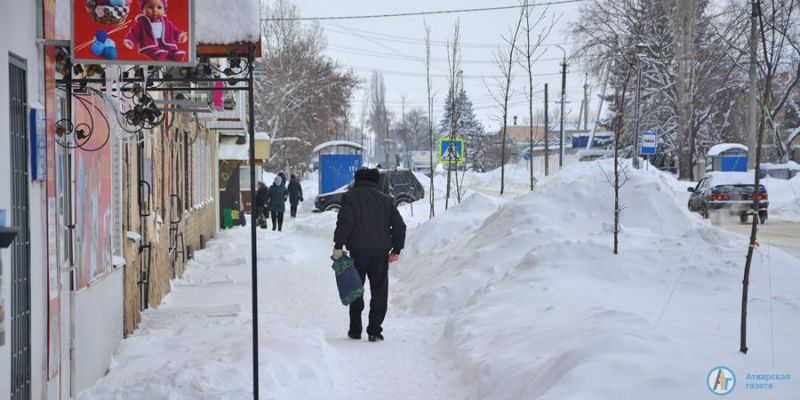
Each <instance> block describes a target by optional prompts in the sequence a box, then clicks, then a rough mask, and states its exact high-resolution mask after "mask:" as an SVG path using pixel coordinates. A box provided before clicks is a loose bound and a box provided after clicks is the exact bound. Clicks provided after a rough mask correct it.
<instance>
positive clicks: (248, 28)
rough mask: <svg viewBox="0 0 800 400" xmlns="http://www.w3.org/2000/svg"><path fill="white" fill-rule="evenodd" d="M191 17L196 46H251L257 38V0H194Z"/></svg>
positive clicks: (258, 18) (259, 10)
mask: <svg viewBox="0 0 800 400" xmlns="http://www.w3.org/2000/svg"><path fill="white" fill-rule="evenodd" d="M195 16H196V22H195V39H196V40H197V43H202V44H232V43H237V42H250V43H252V42H257V41H258V39H259V36H260V35H261V7H260V2H259V1H258V0H197V2H196V5H195Z"/></svg>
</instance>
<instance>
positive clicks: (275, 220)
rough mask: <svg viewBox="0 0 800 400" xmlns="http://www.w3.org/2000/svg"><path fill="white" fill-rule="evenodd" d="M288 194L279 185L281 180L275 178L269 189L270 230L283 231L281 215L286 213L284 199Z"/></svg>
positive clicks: (277, 177) (284, 188) (281, 185)
mask: <svg viewBox="0 0 800 400" xmlns="http://www.w3.org/2000/svg"><path fill="white" fill-rule="evenodd" d="M288 195H289V192H288V191H287V190H286V186H284V185H283V184H281V178H280V177H279V176H276V177H275V181H274V182H273V183H272V186H270V187H269V195H268V198H269V212H270V214H272V230H273V231H274V230H275V229H277V230H278V231H279V232H280V231H282V230H283V213H285V212H286V197H287V196H288Z"/></svg>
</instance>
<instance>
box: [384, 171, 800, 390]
mask: <svg viewBox="0 0 800 400" xmlns="http://www.w3.org/2000/svg"><path fill="white" fill-rule="evenodd" d="M598 165H599V166H600V167H602V169H603V170H605V171H610V170H612V169H613V164H612V163H611V162H605V161H604V162H600V163H582V164H579V165H575V166H571V167H567V168H565V169H564V170H562V171H561V172H559V173H558V174H556V175H555V176H552V177H551V178H549V179H546V180H543V181H541V182H540V184H539V188H538V190H537V191H536V192H535V193H532V194H527V195H523V196H519V197H518V198H516V199H510V200H508V201H506V202H504V203H503V204H500V205H499V208H498V207H497V206H498V204H497V203H496V202H495V201H491V200H488V199H486V198H482V197H478V196H477V195H476V196H473V197H470V198H469V199H467V200H466V201H464V202H463V203H462V204H460V205H459V206H457V207H455V208H453V209H452V210H451V213H452V214H454V215H453V216H450V215H448V214H450V213H448V214H444V215H442V216H440V217H437V218H436V219H434V220H432V221H430V222H429V223H426V224H423V225H421V226H420V227H419V228H418V229H416V230H414V231H413V232H411V233H410V234H409V237H410V241H409V245H408V249H407V250H406V252H404V255H405V257H404V259H403V261H401V263H400V264H399V265H398V266H397V267H396V269H397V271H395V273H396V275H397V278H398V283H396V284H395V288H396V293H395V294H394V305H395V307H396V308H397V307H399V308H401V309H404V310H405V311H407V312H415V313H421V314H425V315H444V316H450V317H449V318H448V322H447V325H446V329H445V332H444V337H443V341H444V343H446V345H447V346H448V348H449V353H450V355H451V357H452V358H453V360H454V363H455V365H457V366H459V368H460V370H461V373H462V379H463V380H464V382H467V383H469V384H470V387H471V389H473V390H474V392H475V394H476V397H477V398H492V399H521V398H524V399H635V398H648V399H676V398H702V397H704V396H707V395H709V393H708V389H707V388H706V387H705V379H706V376H707V374H708V372H709V371H710V370H711V369H712V368H713V367H715V366H718V365H725V366H728V367H730V368H732V369H733V370H734V371H735V372H737V373H738V374H739V375H740V379H741V380H744V376H746V373H748V372H749V373H764V372H772V373H797V372H798V371H800V320H798V319H797V318H796V313H797V311H798V310H800V296H798V292H797V287H798V286H800V268H798V266H800V263H798V261H797V259H795V258H793V257H791V256H789V255H787V254H785V253H784V252H782V251H779V250H777V249H775V248H769V249H768V250H765V252H766V251H768V252H769V253H767V254H763V255H761V256H760V257H761V258H760V259H757V260H756V263H755V266H754V268H753V271H752V276H751V287H750V290H751V291H750V299H751V300H750V306H749V307H750V308H749V312H750V320H749V321H750V327H751V328H750V331H749V336H748V338H749V339H748V344H749V346H750V352H749V353H748V355H747V356H746V357H744V356H742V355H741V354H739V353H738V352H737V350H738V327H739V325H738V324H739V312H740V304H741V279H742V267H743V255H744V254H745V252H746V248H747V243H746V239H745V238H744V237H742V236H739V235H736V234H731V233H727V232H724V231H721V230H718V229H716V228H712V227H709V226H708V225H707V224H705V223H704V222H702V221H701V219H700V218H699V217H698V216H696V215H693V214H691V213H689V212H688V211H687V210H686V205H685V204H684V202H683V201H680V200H678V199H677V198H676V197H675V196H674V194H673V190H672V183H671V182H670V180H672V179H673V178H672V177H669V176H667V175H665V174H662V173H660V172H658V171H649V172H648V171H640V170H632V171H629V172H628V176H629V181H628V183H627V184H626V185H625V187H624V188H623V190H622V193H621V199H622V202H623V205H624V206H625V207H626V209H625V211H624V212H623V214H622V229H623V231H622V233H621V234H620V252H621V253H620V255H616V256H615V255H613V252H612V249H613V234H612V231H613V209H614V206H613V201H614V198H613V191H612V189H611V187H610V186H609V184H608V183H607V181H606V176H605V175H604V173H603V172H602V171H601V169H600V168H598ZM495 210H496V211H495ZM457 213H460V214H462V215H456V214H457ZM487 215H488V217H486V216H487ZM480 221H484V222H482V223H481V222H480ZM429 235H430V236H431V237H429ZM757 258H758V257H757ZM770 278H771V281H770ZM770 289H771V293H770ZM770 309H772V311H773V313H774V315H773V319H772V322H773V324H772V325H770ZM770 326H771V327H772V329H773V331H772V332H771V331H770ZM772 334H774V343H773V342H771V339H770V337H771V335H772ZM773 344H774V346H775V349H776V351H775V352H774V360H773V358H772V357H773V355H772V352H771V348H772V345H773ZM773 362H774V368H773ZM740 385H742V389H737V390H744V389H743V387H744V384H743V383H742V382H740ZM654 388H658V389H657V390H653V389H654ZM798 389H800V384H798V382H796V381H794V382H791V383H787V384H785V385H782V386H779V387H777V388H776V390H774V391H773V392H772V393H771V395H774V396H777V397H772V398H787V399H788V398H792V397H791V396H794V395H795V394H796V393H797V391H798Z"/></svg>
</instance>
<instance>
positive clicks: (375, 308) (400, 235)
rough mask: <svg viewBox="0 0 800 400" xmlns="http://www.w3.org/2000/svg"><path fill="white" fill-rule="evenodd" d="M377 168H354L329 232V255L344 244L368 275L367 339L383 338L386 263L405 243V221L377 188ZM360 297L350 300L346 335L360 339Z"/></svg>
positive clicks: (335, 255)
mask: <svg viewBox="0 0 800 400" xmlns="http://www.w3.org/2000/svg"><path fill="white" fill-rule="evenodd" d="M379 180H380V172H378V170H377V169H361V170H359V171H356V177H355V181H356V182H355V185H354V186H353V188H352V189H350V190H349V191H347V193H345V194H344V195H343V196H342V205H341V209H340V210H339V219H338V221H337V223H336V232H334V234H333V241H334V247H333V259H334V260H338V259H339V258H340V257H342V254H343V252H342V248H343V247H344V246H347V250H349V251H350V255H351V256H352V257H353V259H354V260H355V267H356V269H357V270H358V273H359V275H361V281H362V282H364V281H365V279H366V278H367V277H369V287H370V295H371V297H372V299H371V300H370V303H369V325H368V326H367V335H368V336H369V341H370V342H375V341H378V340H383V335H382V334H381V333H382V332H383V328H382V327H381V325H382V324H383V319H384V318H385V317H386V307H387V302H388V300H389V263H393V262H395V261H397V260H398V259H399V258H400V251H401V250H402V249H403V247H404V246H405V240H406V225H405V223H404V222H403V217H402V216H400V213H399V212H398V211H397V207H395V206H394V202H393V201H392V198H391V197H389V196H387V195H385V194H384V193H383V192H381V191H380V189H378V182H379ZM362 311H364V299H363V298H360V299H358V300H356V301H355V302H353V303H352V304H350V330H349V331H348V332H347V336H348V337H350V338H351V339H361V329H362V325H361V312H362Z"/></svg>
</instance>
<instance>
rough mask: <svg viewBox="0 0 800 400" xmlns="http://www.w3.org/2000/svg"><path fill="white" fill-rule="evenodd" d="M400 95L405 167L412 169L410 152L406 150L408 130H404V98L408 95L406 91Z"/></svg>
mask: <svg viewBox="0 0 800 400" xmlns="http://www.w3.org/2000/svg"><path fill="white" fill-rule="evenodd" d="M400 96H401V98H402V99H403V110H402V113H403V141H404V142H405V148H406V167H407V168H408V169H414V168H413V167H412V166H411V152H410V151H409V150H408V131H407V130H406V98H407V97H408V93H403V94H401V95H400Z"/></svg>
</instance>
